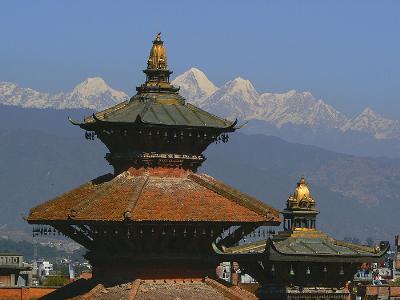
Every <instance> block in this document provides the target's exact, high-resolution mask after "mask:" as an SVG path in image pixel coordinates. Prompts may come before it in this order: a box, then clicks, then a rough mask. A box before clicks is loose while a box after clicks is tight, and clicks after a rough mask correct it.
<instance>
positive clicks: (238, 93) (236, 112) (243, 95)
mask: <svg viewBox="0 0 400 300" xmlns="http://www.w3.org/2000/svg"><path fill="white" fill-rule="evenodd" d="M259 96H260V95H259V94H258V93H257V91H256V90H255V88H254V86H253V85H252V84H251V82H250V81H249V80H246V79H243V78H241V77H238V78H235V79H234V80H231V81H228V82H227V83H225V84H224V85H223V86H222V87H221V88H220V89H219V90H217V91H216V92H215V93H214V94H212V95H211V96H210V97H208V98H207V99H206V100H204V102H203V105H202V108H203V109H205V110H207V111H209V112H211V113H213V114H217V115H219V116H223V117H225V118H228V119H236V118H237V119H242V120H245V119H248V118H250V117H251V116H252V115H253V114H254V110H256V109H258V107H257V105H258V104H257V101H258V98H259Z"/></svg>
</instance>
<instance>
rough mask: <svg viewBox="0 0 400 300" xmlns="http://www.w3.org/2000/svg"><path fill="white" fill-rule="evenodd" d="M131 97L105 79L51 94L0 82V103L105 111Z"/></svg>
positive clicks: (87, 81)
mask: <svg viewBox="0 0 400 300" xmlns="http://www.w3.org/2000/svg"><path fill="white" fill-rule="evenodd" d="M127 99H128V96H127V95H126V94H125V93H124V92H121V91H117V90H114V89H112V88H111V87H110V86H109V85H108V84H107V83H106V82H105V81H104V80H103V79H102V78H100V77H94V78H88V79H86V80H85V81H83V82H81V83H80V84H78V85H77V86H76V87H75V88H74V89H73V90H72V92H70V93H58V94H55V95H50V94H48V93H42V92H38V91H35V90H33V89H30V88H22V87H19V86H18V85H16V84H14V83H9V82H1V83H0V104H4V105H15V106H21V107H27V108H55V109H65V108H90V109H94V110H102V109H105V108H107V107H109V106H111V105H115V104H116V103H119V102H122V101H125V100H127Z"/></svg>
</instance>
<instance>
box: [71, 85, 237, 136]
mask: <svg viewBox="0 0 400 300" xmlns="http://www.w3.org/2000/svg"><path fill="white" fill-rule="evenodd" d="M97 122H99V123H118V124H149V125H165V126H184V127H203V128H219V129H228V130H230V129H232V130H234V126H235V125H236V121H234V122H233V121H228V120H225V119H223V118H220V117H217V116H214V115H212V114H210V113H208V112H206V111H204V110H202V109H200V108H198V107H196V106H194V105H191V104H190V103H186V102H185V100H184V98H183V97H181V96H180V95H179V94H177V93H146V94H138V95H136V96H134V97H132V98H131V100H130V101H125V102H122V103H120V104H117V105H115V106H113V107H111V108H108V109H106V110H104V111H101V112H98V113H95V114H94V115H93V116H90V117H87V118H85V120H84V123H77V122H73V123H74V124H77V125H85V124H93V123H97Z"/></svg>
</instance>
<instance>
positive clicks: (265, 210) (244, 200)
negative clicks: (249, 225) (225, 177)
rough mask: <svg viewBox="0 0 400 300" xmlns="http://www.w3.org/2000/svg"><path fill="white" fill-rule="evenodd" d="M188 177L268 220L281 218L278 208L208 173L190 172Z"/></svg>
mask: <svg viewBox="0 0 400 300" xmlns="http://www.w3.org/2000/svg"><path fill="white" fill-rule="evenodd" d="M206 176H207V177H209V178H210V179H211V180H209V178H207V177H206ZM188 178H189V179H190V180H192V181H194V182H196V183H197V184H200V185H202V186H204V187H205V188H208V189H210V190H212V191H214V192H215V193H217V194H219V195H221V196H224V197H227V198H229V199H231V200H233V201H234V202H235V203H237V204H239V205H241V206H244V207H246V208H248V209H250V210H252V211H254V212H255V213H257V214H259V215H262V216H264V217H266V218H267V219H268V218H269V220H268V221H271V219H274V218H278V219H279V220H280V219H281V218H280V215H279V211H278V210H276V209H274V208H272V207H270V206H269V205H267V204H265V203H263V202H261V201H260V200H258V199H257V198H255V197H252V196H250V195H248V194H245V193H242V192H240V191H238V190H236V189H235V188H233V187H231V186H229V185H227V184H225V183H222V182H220V181H217V180H216V179H214V178H213V177H211V176H209V175H201V174H197V173H192V174H189V175H188ZM271 214H273V216H271Z"/></svg>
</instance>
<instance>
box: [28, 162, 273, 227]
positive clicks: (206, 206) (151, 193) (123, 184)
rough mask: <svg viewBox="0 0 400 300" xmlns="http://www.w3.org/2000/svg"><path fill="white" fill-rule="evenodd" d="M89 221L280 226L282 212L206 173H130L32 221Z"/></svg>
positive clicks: (77, 193) (34, 213) (38, 211)
mask: <svg viewBox="0 0 400 300" xmlns="http://www.w3.org/2000/svg"><path fill="white" fill-rule="evenodd" d="M68 219H73V220H88V221H122V220H125V219H129V220H132V221H215V222H238V223H241V222H271V223H278V222H280V217H279V211H277V210H275V209H274V208H272V207H270V206H268V205H266V204H264V203H263V202H261V201H259V200H257V199H255V198H254V197H251V196H249V195H247V194H244V193H241V192H240V191H238V190H236V189H234V188H232V187H230V186H228V185H226V184H224V183H222V182H220V181H218V180H216V179H214V178H212V177H211V176H208V175H205V174H195V173H192V172H189V171H184V170H181V169H169V168H153V169H133V168H131V169H129V170H128V171H125V172H123V173H121V174H120V175H118V176H116V177H113V176H111V175H105V176H102V177H99V178H97V179H95V180H92V181H90V182H88V183H86V184H83V185H82V186H80V187H78V188H76V189H74V190H72V191H70V192H67V193H65V194H63V195H61V196H59V197H56V198H55V199H53V200H50V201H47V202H45V203H43V204H41V205H39V206H37V207H35V208H33V209H32V210H31V212H30V215H29V217H28V221H29V222H30V223H42V222H44V221H63V220H68Z"/></svg>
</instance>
